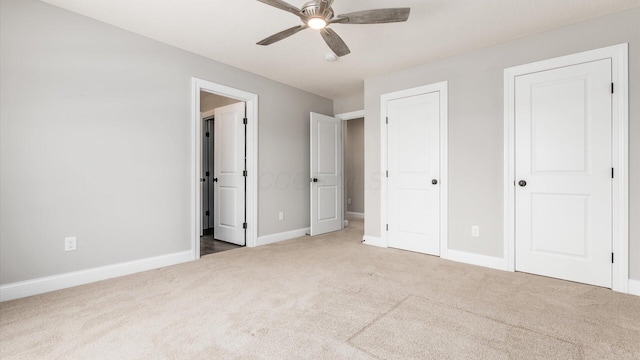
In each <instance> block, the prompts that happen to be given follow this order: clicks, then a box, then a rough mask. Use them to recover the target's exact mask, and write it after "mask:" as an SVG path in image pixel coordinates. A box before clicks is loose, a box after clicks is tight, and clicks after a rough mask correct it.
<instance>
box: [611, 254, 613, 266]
mask: <svg viewBox="0 0 640 360" xmlns="http://www.w3.org/2000/svg"><path fill="white" fill-rule="evenodd" d="M611 263H612V264H613V253H611Z"/></svg>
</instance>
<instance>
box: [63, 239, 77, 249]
mask: <svg viewBox="0 0 640 360" xmlns="http://www.w3.org/2000/svg"><path fill="white" fill-rule="evenodd" d="M75 250H76V237H75V236H72V237H66V238H64V251H75Z"/></svg>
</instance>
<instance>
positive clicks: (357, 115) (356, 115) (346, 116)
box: [333, 110, 364, 120]
mask: <svg viewBox="0 0 640 360" xmlns="http://www.w3.org/2000/svg"><path fill="white" fill-rule="evenodd" d="M333 117H335V118H338V119H340V120H355V119H361V118H363V117H364V110H358V111H352V112H348V113H342V114H338V115H334V116H333Z"/></svg>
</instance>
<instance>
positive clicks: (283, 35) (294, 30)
mask: <svg viewBox="0 0 640 360" xmlns="http://www.w3.org/2000/svg"><path fill="white" fill-rule="evenodd" d="M307 27H308V26H307V25H298V26H294V27H292V28H289V29H287V30H283V31H280V32H279V33H277V34H273V35H271V36H269V37H268V38H266V39H263V40H261V41H259V42H258V45H271V44H273V43H274V42H277V41H280V40H282V39H285V38H288V37H289V36H291V35H293V34H295V33H297V32H298V31H300V30H304V29H306V28H307Z"/></svg>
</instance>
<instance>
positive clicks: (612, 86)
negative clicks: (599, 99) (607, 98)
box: [611, 83, 613, 94]
mask: <svg viewBox="0 0 640 360" xmlns="http://www.w3.org/2000/svg"><path fill="white" fill-rule="evenodd" d="M611 93H612V94H613V83H611Z"/></svg>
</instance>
